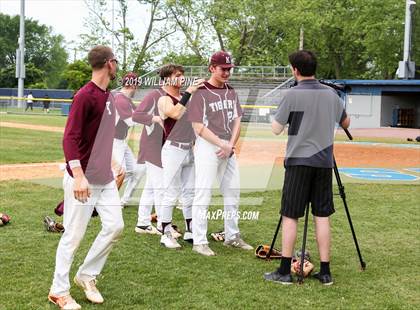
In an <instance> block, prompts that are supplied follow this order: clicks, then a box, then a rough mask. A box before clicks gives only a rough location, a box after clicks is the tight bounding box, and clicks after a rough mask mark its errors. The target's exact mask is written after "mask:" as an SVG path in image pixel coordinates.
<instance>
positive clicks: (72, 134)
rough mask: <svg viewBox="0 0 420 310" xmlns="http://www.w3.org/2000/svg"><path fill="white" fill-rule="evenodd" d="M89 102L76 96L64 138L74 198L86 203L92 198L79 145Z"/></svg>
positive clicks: (65, 154) (64, 149) (64, 148)
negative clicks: (81, 160)
mask: <svg viewBox="0 0 420 310" xmlns="http://www.w3.org/2000/svg"><path fill="white" fill-rule="evenodd" d="M88 107H89V101H88V100H86V97H82V98H81V97H80V96H75V97H74V100H73V104H72V107H71V109H70V114H69V116H68V119H67V124H66V128H65V130H64V136H63V151H64V156H65V158H66V161H67V162H68V164H69V166H70V169H71V171H72V174H73V178H74V184H73V192H74V198H76V199H77V200H78V201H80V202H83V203H84V202H86V201H87V199H88V197H90V189H89V183H88V181H87V179H86V177H85V174H84V173H83V170H82V166H81V164H80V158H81V156H80V152H79V143H80V141H81V139H82V131H83V124H82V122H81V120H82V119H84V117H85V115H86V114H87V113H88Z"/></svg>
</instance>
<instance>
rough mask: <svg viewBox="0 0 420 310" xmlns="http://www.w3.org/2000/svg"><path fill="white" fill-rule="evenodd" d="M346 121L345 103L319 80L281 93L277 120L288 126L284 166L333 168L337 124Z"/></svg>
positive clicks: (276, 115) (308, 81) (304, 83)
mask: <svg viewBox="0 0 420 310" xmlns="http://www.w3.org/2000/svg"><path fill="white" fill-rule="evenodd" d="M345 118H346V112H345V110H344V104H343V101H342V100H341V99H340V97H339V96H338V95H337V93H336V92H335V91H334V90H333V89H332V88H330V87H328V86H325V85H323V84H321V83H319V82H318V81H317V80H304V81H301V82H299V84H298V85H297V86H295V87H293V88H291V89H289V90H286V91H284V92H283V93H282V96H281V98H280V105H279V108H278V110H277V112H276V114H275V120H276V121H277V122H279V123H280V124H281V125H286V124H289V129H288V135H289V139H288V141H287V150H286V158H285V162H284V165H285V166H310V167H320V168H332V167H333V166H334V164H333V143H334V130H335V125H336V123H340V124H341V122H342V121H343V120H344V119H345Z"/></svg>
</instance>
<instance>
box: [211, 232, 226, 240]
mask: <svg viewBox="0 0 420 310" xmlns="http://www.w3.org/2000/svg"><path fill="white" fill-rule="evenodd" d="M210 236H211V237H212V238H213V239H214V240H215V241H225V232H224V231H223V230H221V231H218V232H214V233H211V234H210Z"/></svg>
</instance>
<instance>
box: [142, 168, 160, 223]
mask: <svg viewBox="0 0 420 310" xmlns="http://www.w3.org/2000/svg"><path fill="white" fill-rule="evenodd" d="M145 164H146V183H145V184H144V188H143V192H142V193H141V197H140V203H139V211H138V219H137V226H149V225H151V218H150V216H151V213H152V209H153V205H154V206H155V211H156V214H157V217H158V227H162V221H161V212H160V211H161V210H160V209H161V208H160V207H161V203H162V195H163V177H162V168H160V167H158V166H156V165H154V164H152V163H150V162H148V161H146V163H145Z"/></svg>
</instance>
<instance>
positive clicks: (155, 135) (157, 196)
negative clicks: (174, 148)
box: [132, 89, 166, 235]
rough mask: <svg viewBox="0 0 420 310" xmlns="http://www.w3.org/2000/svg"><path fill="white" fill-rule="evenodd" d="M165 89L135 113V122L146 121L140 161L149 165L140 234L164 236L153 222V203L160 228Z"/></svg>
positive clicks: (149, 96)
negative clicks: (161, 108) (161, 112)
mask: <svg viewBox="0 0 420 310" xmlns="http://www.w3.org/2000/svg"><path fill="white" fill-rule="evenodd" d="M165 95H166V93H165V92H164V91H163V90H162V89H155V90H152V91H151V92H149V93H148V94H147V95H146V96H145V97H144V99H143V100H142V102H141V103H140V105H139V106H137V108H136V110H135V111H134V113H133V116H132V118H133V121H134V122H136V123H141V124H144V127H143V131H142V134H141V137H140V151H139V155H138V159H137V163H139V164H141V163H144V164H145V166H146V183H145V185H144V188H143V192H142V194H141V197H140V202H139V210H138V219H137V226H136V228H135V231H136V232H137V233H139V234H152V235H161V232H160V231H159V230H158V229H156V227H154V226H153V225H152V223H151V212H152V208H153V205H154V206H155V210H156V213H157V217H158V223H157V224H158V227H159V228H160V229H161V227H162V224H161V223H162V222H161V220H160V219H161V216H160V205H161V200H162V194H163V191H162V188H163V178H162V160H161V149H162V139H163V121H162V119H161V118H160V116H159V111H158V104H157V103H158V101H159V98H160V97H162V96H165Z"/></svg>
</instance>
